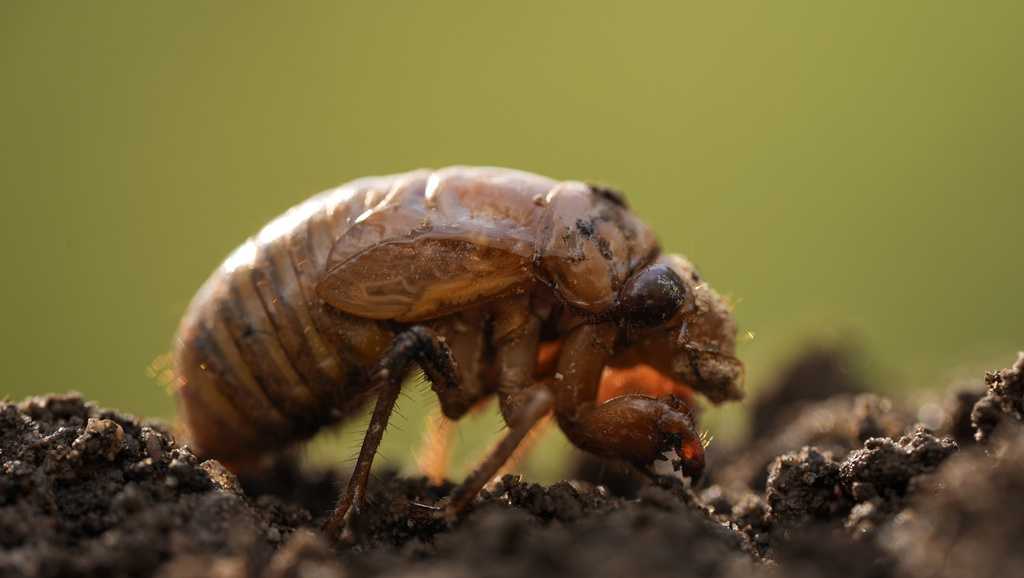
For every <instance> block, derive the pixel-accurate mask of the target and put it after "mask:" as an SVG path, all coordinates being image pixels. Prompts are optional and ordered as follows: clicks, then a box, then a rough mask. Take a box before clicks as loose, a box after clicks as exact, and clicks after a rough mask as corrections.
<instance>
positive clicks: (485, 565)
mask: <svg viewBox="0 0 1024 578" xmlns="http://www.w3.org/2000/svg"><path fill="white" fill-rule="evenodd" d="M846 364H847V359H846V357H845V356H844V354H843V353H841V352H836V351H829V350H815V351H812V352H809V353H808V354H807V355H806V356H805V357H803V358H800V359H798V360H796V361H795V362H794V363H793V364H792V365H791V366H790V367H788V368H787V369H785V370H784V371H782V372H780V377H779V379H778V380H777V383H776V384H775V387H773V388H770V389H769V390H768V391H767V392H766V393H764V394H763V397H761V398H759V399H755V400H753V401H752V402H751V407H752V410H753V416H752V419H753V423H754V424H755V427H754V428H753V429H754V431H756V435H755V436H752V438H751V440H750V441H747V442H743V443H740V444H737V445H736V446H735V447H725V444H724V443H721V444H720V443H716V445H714V446H712V448H713V450H714V451H713V452H711V453H710V454H709V461H710V465H709V478H708V480H707V481H705V483H704V485H702V486H699V487H697V488H693V489H691V488H687V487H685V486H683V485H682V484H681V483H676V482H673V481H664V482H662V483H650V482H646V481H637V480H631V481H630V483H629V484H624V483H621V482H622V480H616V479H614V476H613V475H612V474H608V473H607V471H612V472H614V470H607V471H606V470H605V469H604V468H593V467H587V466H585V465H581V467H580V468H577V469H576V470H575V472H576V475H575V476H574V477H576V478H578V479H572V480H566V481H562V482H559V483H556V484H554V485H551V486H540V485H536V484H532V483H529V481H528V480H524V479H522V478H519V477H515V476H506V477H505V478H502V479H501V480H500V481H498V482H496V483H494V484H492V485H491V486H490V487H489V488H488V489H487V490H486V491H485V492H484V493H483V494H482V495H481V496H480V497H479V498H478V500H477V501H476V503H475V504H474V506H473V508H472V510H471V511H470V512H469V514H468V516H467V517H466V518H465V519H464V520H462V521H460V522H459V523H457V524H454V525H449V524H446V523H444V522H439V521H437V520H436V519H435V518H433V517H431V516H424V515H417V514H416V512H417V508H418V507H419V506H417V504H431V503H436V502H437V501H438V500H440V499H442V498H443V497H445V496H446V495H447V494H448V493H449V492H450V491H451V490H452V488H453V486H452V485H451V484H444V485H441V486H432V485H430V484H429V483H427V481H426V480H425V479H420V478H404V477H400V476H396V475H394V474H389V473H387V472H382V473H380V474H379V476H380V480H379V482H378V483H375V484H372V485H371V486H370V488H371V493H370V497H369V503H368V506H367V508H366V510H365V511H364V512H363V513H364V515H362V516H360V517H359V519H360V521H361V522H360V527H359V528H358V531H359V541H358V543H357V544H356V545H355V546H350V547H345V548H341V547H336V546H335V545H334V544H332V543H331V542H329V541H328V540H326V539H325V538H324V537H322V535H321V534H320V533H319V532H318V530H317V527H318V525H319V523H320V522H321V521H322V519H323V516H324V515H325V514H326V512H328V511H329V509H330V506H331V504H332V502H333V500H334V499H335V498H336V495H337V489H338V487H339V486H340V485H342V484H343V483H344V481H345V477H346V476H345V474H344V473H341V472H334V471H329V470H317V469H313V468H309V467H300V466H299V465H298V464H297V463H296V462H294V461H288V460H287V459H283V460H281V461H280V462H278V463H277V464H275V465H274V466H273V467H272V468H271V469H269V470H267V471H266V472H264V473H263V474H261V475H259V476H256V477H252V478H248V479H241V480H239V479H237V478H236V477H235V476H234V475H233V474H232V473H231V472H229V471H228V470H227V469H226V468H224V467H223V466H221V465H220V464H219V463H218V462H215V461H200V460H198V459H197V458H196V457H195V456H194V455H193V454H192V453H191V451H190V450H189V449H188V448H187V447H183V446H181V445H179V444H178V443H177V442H176V441H175V439H174V437H173V436H172V435H171V433H170V432H169V431H168V429H167V428H166V427H165V426H163V425H161V424H159V423H155V422H147V421H144V420H140V419H137V418H134V417H131V416H127V415H123V414H119V413H117V412H114V411H109V410H104V409H102V408H99V407H96V406H94V405H92V404H90V403H88V402H87V401H85V400H83V399H82V398H81V397H80V396H78V395H75V394H68V395H51V396H46V397H39V398H32V399H28V400H25V401H22V402H20V403H10V402H4V403H0V576H32V577H37V576H38V577H44V576H46V577H50V576H53V577H56V576H162V577H177V576H217V577H224V578H232V577H243V576H244V577H258V578H285V577H300V576H370V577H372V576H399V577H402V576H499V577H503V576H509V577H511V576H531V577H535V578H541V577H547V576H556V575H557V576H593V577H603V576H723V577H732V576H736V577H739V576H797V577H825V576H834V575H837V574H842V575H843V576H854V577H860V576H865V577H868V576H870V577H889V576H891V577H907V578H916V577H924V576H928V577H945V576H950V577H952V576H967V575H970V576H978V577H990V576H1012V575H1017V574H1022V573H1024V553H1022V552H1021V550H1020V548H1019V547H1017V542H1018V541H1019V537H1020V536H1021V535H1022V534H1024V506H1022V505H1021V504H1022V502H1021V500H1020V499H1019V497H1020V496H1021V495H1022V493H1024V428H1022V411H1021V410H1022V407H1021V405H1020V399H1021V391H1022V390H1021V387H1022V384H1024V381H1022V380H1024V377H1022V369H1024V355H1022V356H1021V357H1020V358H1019V359H1018V360H1017V361H1016V363H1015V364H1012V365H1011V367H1009V368H1008V369H1004V370H1001V371H996V372H992V373H990V374H989V375H988V376H987V378H986V377H984V376H979V378H978V381H977V387H976V388H975V389H974V390H972V391H964V392H960V393H958V394H955V395H954V396H953V397H952V398H951V399H949V400H943V399H935V400H931V402H930V405H929V406H930V407H934V408H942V410H941V411H943V412H945V413H944V415H943V416H939V417H940V418H942V419H939V420H937V422H936V423H942V424H943V425H942V426H941V427H939V428H937V429H934V430H929V429H927V428H925V427H924V426H923V425H921V424H919V423H917V422H916V419H915V418H914V417H912V416H917V415H918V412H917V411H916V408H913V407H906V406H904V405H901V404H900V403H899V402H898V401H896V400H888V399H885V398H882V397H880V396H877V395H873V394H870V393H866V391H867V390H869V389H871V388H870V387H869V386H870V385H871V384H867V383H864V382H863V381H862V380H860V379H859V378H858V377H857V376H856V375H855V374H850V373H849V372H848V371H847V370H846V369H837V368H845V367H846ZM814 384H817V385H818V387H813V386H812V385H814ZM771 392H775V393H771ZM781 392H785V393H784V396H785V399H784V400H783V399H782V398H779V399H774V398H773V397H772V396H781V395H783V393H781ZM787 407H788V408H795V409H786V408H787ZM787 412H788V413H787ZM784 414H785V415H784ZM933 425H934V424H933Z"/></svg>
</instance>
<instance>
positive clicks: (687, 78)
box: [0, 0, 1024, 460]
mask: <svg viewBox="0 0 1024 578" xmlns="http://www.w3.org/2000/svg"><path fill="white" fill-rule="evenodd" d="M286 7H287V9H286ZM1022 17H1024V4H1021V3H1020V2H1012V1H1005V2H995V1H993V2H985V3H964V2H927V3H926V2H890V1H886V2H881V1H871V2H857V3H823V2H772V3H766V2H753V3H742V2H741V3H709V2H665V3H648V2H630V3H626V2H621V3H610V2H609V3H595V2H583V1H579V2H551V1H546V2H522V1H519V2H514V3H504V4H501V5H499V4H497V3H483V2H470V1H464V2H429V3H428V2H385V1H377V2H365V3H351V2H323V3H311V2H302V3H292V4H287V5H286V4H281V3H254V2H244V3H236V2H210V3H199V2H173V3H170V2H165V3H150V2H123V3H114V2H88V3H86V2H30V1H26V2H20V1H13V0H8V1H5V2H4V3H2V5H0V75H2V76H0V82H2V89H0V134H2V136H0V147H2V149H0V152H2V159H3V160H2V162H3V169H2V171H0V188H2V191H3V195H4V197H3V198H4V201H3V204H2V208H0V212H2V214H3V217H4V218H3V226H2V227H0V235H2V236H3V238H2V241H3V243H2V244H0V247H2V249H0V251H3V253H4V255H3V257H4V260H5V262H7V263H8V268H7V273H6V274H5V276H4V282H3V284H2V288H0V291H2V297H3V299H2V303H3V304H4V307H5V315H4V317H3V326H4V328H3V334H2V337H0V339H2V343H0V345H2V349H0V350H2V351H3V352H4V357H3V359H4V362H3V363H2V364H0V384H2V385H0V394H5V395H8V396H10V397H13V398H18V397H21V396H24V395H27V394H31V393H41V392H50V391H62V390H67V389H72V388H73V389H78V390H80V391H82V392H84V393H85V394H86V395H87V396H89V397H90V398H93V399H95V400H97V401H99V402H101V403H103V404H107V405H109V406H113V407H117V408H120V409H123V410H126V411H130V412H134V413H139V414H146V415H159V416H169V415H171V414H172V412H173V403H172V401H171V399H169V397H168V396H167V393H166V391H165V390H164V389H163V387H162V386H161V385H160V384H159V383H158V380H156V379H153V378H152V377H150V376H148V375H147V367H148V366H149V365H150V364H151V362H153V360H154V359H155V358H157V357H158V356H159V355H160V354H161V353H163V352H166V351H167V350H168V348H169V343H170V340H171V336H172V334H173V332H174V329H175V326H176V323H177V321H178V318H179V316H180V315H181V313H182V311H183V310H184V308H185V306H186V305H187V303H188V301H189V299H190V298H191V296H192V294H193V293H194V291H195V290H196V289H197V288H198V286H199V285H200V283H201V282H202V281H203V280H204V279H205V277H206V276H207V274H208V273H209V272H210V271H211V270H212V269H213V268H214V267H215V266H216V265H217V264H218V262H219V261H220V260H221V259H222V258H223V257H224V256H225V255H226V254H227V253H228V252H229V251H230V250H231V249H232V248H233V247H234V246H235V245H237V244H238V243H240V242H241V241H242V240H243V239H244V238H245V237H246V236H247V235H249V234H251V233H253V232H255V231H256V230H257V229H258V228H259V227H260V226H261V225H262V224H263V223H265V222H266V221H268V220H269V219H270V218H271V217H273V216H274V215H276V214H278V213H279V212H281V211H283V210H284V209H286V208H287V207H288V206H290V205H292V204H294V203H296V202H298V201H300V200H302V199H303V198H304V197H306V196H308V195H309V194H311V193H314V192H316V191H319V190H321V189H324V188H327V187H331V186H333V185H336V184H338V183H340V182H342V181H345V180H348V179H350V178H354V177H358V176H362V175H368V174H382V173H391V172H397V171H404V170H408V169H411V168H414V167H421V166H442V165H446V164H453V163H463V164H493V165H505V166H512V167H516V168H522V169H527V170H532V171H535V172H540V173H545V174H549V175H551V176H555V177H563V178H575V179H588V180H595V181H600V182H605V183H609V184H613V185H615V186H617V187H619V188H621V189H623V190H625V191H626V192H627V194H628V196H629V198H630V199H631V201H632V203H633V205H634V208H635V210H636V211H637V212H639V213H640V214H641V215H642V216H643V217H644V218H646V219H647V220H648V221H649V222H650V223H651V224H652V225H653V226H654V227H655V229H656V230H657V231H658V232H659V233H660V235H661V238H662V240H663V242H664V245H665V246H666V247H667V248H669V249H672V250H676V251H680V252H684V253H686V254H688V255H689V256H690V257H691V258H692V259H693V260H694V261H696V262H697V263H698V264H699V265H700V267H701V268H702V271H703V273H704V274H705V276H706V277H707V278H708V279H710V280H711V281H712V283H713V284H714V285H715V286H716V287H717V288H718V289H719V290H721V291H722V292H725V293H728V294H730V295H732V296H733V297H734V298H735V300H736V301H737V302H738V310H737V312H738V316H739V319H740V322H741V324H742V330H743V331H747V330H749V331H751V332H753V333H754V334H755V335H756V338H755V339H753V340H752V341H749V342H747V343H745V344H744V345H743V348H742V357H743V358H744V360H745V361H746V362H747V364H748V367H749V378H750V380H749V384H750V387H751V388H752V389H756V388H757V387H758V385H759V384H762V383H764V382H765V380H766V379H768V378H770V376H771V375H772V372H773V371H774V370H775V369H776V368H777V367H778V366H779V364H780V363H781V362H782V361H783V360H784V359H785V358H786V356H787V355H790V354H791V353H793V352H794V351H796V350H797V349H798V348H799V347H800V346H802V345H803V344H805V343H807V342H815V341H820V340H830V339H840V340H842V339H851V340H853V341H856V342H859V343H861V344H862V350H863V353H864V355H863V365H864V366H865V369H866V371H867V372H868V373H869V374H870V375H871V376H872V377H873V378H875V381H876V382H877V383H879V384H880V386H882V387H884V388H889V389H890V390H896V389H902V388H924V387H931V388H942V387H944V386H945V385H946V384H947V383H948V382H949V380H950V379H951V377H950V376H952V375H954V374H956V372H958V371H970V372H976V371H978V370H980V369H982V368H995V367H1001V366H1004V365H1006V364H1008V363H1009V362H1010V361H1011V360H1012V358H1013V353H1014V351H1016V349H1017V348H1019V347H1021V346H1024V340H1022V339H1021V337H1022V336H1021V333H1020V331H1019V324H1020V322H1021V319H1022V315H1021V314H1022V313H1024V305H1022V301H1021V293H1022V288H1024V267H1021V262H1020V254H1019V250H1020V244H1021V234H1020V231H1021V225H1020V222H1021V221H1020V216H1019V215H1020V211H1021V204H1022V200H1024V154H1022V146H1024V143H1022V142H1021V135H1022V134H1024V114H1022V113H1024V94H1022V87H1024V80H1022V74H1021V58H1022V56H1024V40H1022V37H1021V32H1020V31H1021V24H1022V22H1024V20H1022ZM964 368H966V369H964ZM968 374H970V373H968ZM971 375H975V376H980V374H978V373H973V374H971ZM413 399H414V400H423V399H426V398H422V397H421V396H419V395H418V394H414V395H413ZM424 405H425V403H419V402H416V403H409V402H406V403H405V404H403V406H402V408H403V409H402V410H401V411H402V413H403V414H404V415H405V420H402V419H401V418H399V420H398V423H396V427H395V428H394V429H395V432H392V433H391V435H390V436H388V447H387V448H386V451H385V457H386V458H389V459H393V460H400V459H402V458H403V457H404V456H407V455H408V454H409V452H408V448H407V446H408V444H410V443H412V441H411V440H413V439H414V438H415V435H416V430H417V428H418V427H419V426H418V424H419V416H420V415H421V414H422V413H423V406H424ZM476 421H478V422H481V423H483V424H489V425H480V424H478V427H477V429H476V430H467V431H473V432H476V431H483V432H484V433H486V434H488V435H487V436H484V435H482V434H481V435H478V434H477V433H471V434H467V433H463V434H461V441H462V442H463V446H464V450H463V451H464V453H465V452H469V453H472V451H471V450H468V449H465V447H469V446H473V445H474V444H476V445H478V446H479V447H483V446H484V445H486V444H487V443H488V442H487V441H486V439H488V438H489V434H491V433H493V432H494V431H495V429H496V427H497V426H496V425H495V424H494V423H493V422H488V421H487V420H486V419H484V420H476ZM711 423H712V424H714V423H721V422H720V420H719V421H718V422H716V421H715V419H712V420H711ZM352 429H358V426H356V427H355V428H352ZM397 431H401V432H404V433H396V432H397ZM720 433H721V432H720ZM553 443H557V442H553ZM349 445H351V444H349ZM346 451H348V450H346ZM544 455H545V456H552V455H557V452H556V451H554V450H553V451H552V452H548V453H547V454H544Z"/></svg>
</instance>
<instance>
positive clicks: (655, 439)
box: [553, 324, 704, 478]
mask: <svg viewBox="0 0 1024 578" xmlns="http://www.w3.org/2000/svg"><path fill="white" fill-rule="evenodd" d="M607 325H608V324H605V325H583V326H580V327H578V328H577V329H575V330H574V331H573V332H572V333H570V334H569V336H568V337H567V338H566V340H565V342H564V344H563V346H562V351H561V353H560V356H559V358H558V373H557V374H556V375H555V377H556V379H555V381H554V385H553V387H554V390H555V398H556V409H555V412H556V415H557V417H558V423H559V425H560V426H561V428H562V431H563V432H565V434H566V436H567V437H568V438H569V440H570V441H572V443H573V445H575V446H576V447H578V448H580V449H583V450H586V451H589V452H591V453H594V454H597V455H600V456H604V457H610V458H615V459H621V460H625V461H627V462H630V463H632V464H634V465H636V466H648V465H650V464H651V463H653V462H654V461H658V460H661V459H664V458H663V453H664V452H666V451H668V450H674V451H675V452H676V453H677V454H678V456H679V461H678V462H676V465H677V467H678V468H679V469H682V470H683V471H684V474H686V475H688V476H690V477H691V478H695V477H697V476H699V475H700V473H701V472H702V471H703V468H704V448H703V446H702V445H701V442H700V436H699V435H698V433H697V431H696V428H695V425H694V420H693V415H692V412H691V411H690V409H689V407H688V405H687V404H686V403H685V402H684V401H683V400H682V399H679V398H676V397H674V396H671V395H670V396H667V397H661V398H656V397H652V396H650V395H644V394H640V393H629V394H625V395H620V396H618V397H614V398H612V399H608V400H607V401H603V402H601V403H598V401H599V393H600V384H601V379H602V375H603V373H604V366H605V362H606V361H607V360H608V357H609V353H610V351H611V345H612V344H613V343H614V327H608V326H607ZM559 378H560V379H559Z"/></svg>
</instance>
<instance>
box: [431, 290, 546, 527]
mask: <svg viewBox="0 0 1024 578" xmlns="http://www.w3.org/2000/svg"><path fill="white" fill-rule="evenodd" d="M540 330H541V322H540V319H538V318H537V317H536V316H534V315H533V314H532V313H531V311H530V309H529V296H519V297H513V298H511V299H508V300H505V301H503V302H501V303H499V304H498V305H497V306H496V307H495V312H494V329H493V335H492V340H493V346H494V349H495V365H496V366H497V373H498V375H497V378H498V399H499V401H500V403H501V413H502V415H503V416H504V418H505V422H506V423H507V424H508V426H509V430H508V432H507V433H506V434H505V436H504V437H503V438H502V439H501V440H500V441H499V442H498V443H497V444H496V445H495V446H494V447H492V448H491V449H490V451H489V452H488V453H487V457H485V458H484V459H483V460H482V461H481V462H480V464H479V465H478V466H477V468H476V470H474V471H473V473H471V474H470V475H469V477H467V478H466V480H465V481H463V483H462V485H460V486H459V487H458V488H456V490H455V491H454V492H453V494H452V499H451V502H449V504H448V507H447V510H446V512H445V513H446V515H447V516H448V517H449V518H453V517H456V516H458V515H459V514H460V513H461V512H462V511H463V510H465V509H466V507H467V506H468V505H469V504H470V503H471V502H472V501H473V498H474V497H475V496H476V495H477V493H479V492H480V489H481V488H483V487H484V485H486V484H487V482H489V481H490V480H491V479H492V478H493V477H494V476H495V475H496V474H497V473H498V471H499V470H501V468H502V466H504V465H505V464H506V463H507V462H508V461H509V459H510V458H513V456H518V457H520V458H521V457H522V455H523V454H524V453H525V449H526V448H525V447H522V448H521V444H522V442H523V440H524V439H525V438H526V437H527V435H528V434H530V432H531V431H533V430H534V429H535V426H536V425H537V424H538V422H540V421H541V420H542V419H543V418H544V416H546V415H547V414H548V412H550V411H551V407H552V405H553V403H554V399H553V397H552V395H551V392H550V391H549V390H548V389H547V387H545V386H543V385H534V377H533V372H534V366H535V365H536V363H537V344H538V342H539V341H540ZM531 386H533V387H531ZM536 435H539V432H536ZM528 445H529V444H528ZM517 449H519V450H521V451H517Z"/></svg>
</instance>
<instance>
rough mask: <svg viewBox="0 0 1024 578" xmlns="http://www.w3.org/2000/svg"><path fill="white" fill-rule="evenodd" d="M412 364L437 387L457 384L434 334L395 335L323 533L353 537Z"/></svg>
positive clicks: (420, 331) (416, 331)
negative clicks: (362, 432) (353, 458)
mask: <svg viewBox="0 0 1024 578" xmlns="http://www.w3.org/2000/svg"><path fill="white" fill-rule="evenodd" d="M412 363H417V364H418V365H419V366H420V367H421V368H422V369H423V372H424V373H426V374H427V377H428V378H429V379H430V380H431V381H433V382H434V384H435V385H437V386H441V387H455V386H456V385H457V377H456V376H457V375H458V372H457V369H456V366H455V359H454V358H453V357H452V355H451V352H450V351H449V350H448V346H447V345H445V344H444V342H443V341H441V340H440V339H439V338H438V337H437V335H435V334H434V332H432V331H430V330H429V329H427V328H425V327H421V326H414V327H410V328H409V329H407V330H405V331H403V332H402V333H400V334H398V335H397V336H395V339H394V341H393V342H392V344H391V347H390V348H389V349H388V351H387V352H386V353H385V354H384V355H383V357H381V360H380V361H379V362H378V364H377V369H376V370H375V372H374V376H373V379H374V381H375V382H376V383H378V384H380V385H379V387H380V393H379V394H378V396H377V403H376V405H375V406H374V408H373V415H372V416H371V417H370V425H369V428H368V429H367V430H366V436H365V437H364V438H363V445H362V447H361V448H360V450H359V458H358V459H357V460H356V465H355V468H354V469H353V471H352V477H350V478H349V481H348V486H347V487H346V488H345V492H344V493H343V494H342V495H341V498H340V499H339V500H338V505H337V507H335V509H334V512H333V513H332V514H331V516H330V517H329V518H328V519H327V522H325V523H324V526H323V529H324V532H326V533H328V534H329V535H332V536H336V537H339V538H341V539H343V540H351V538H352V535H351V528H350V527H349V524H350V522H351V518H352V516H353V515H355V514H356V512H357V511H358V510H359V508H360V506H362V504H363V501H364V500H365V499H366V485H367V483H369V480H370V469H371V467H372V466H373V457H374V455H376V453H377V448H378V447H379V446H380V441H381V438H383V437H384V429H385V428H387V424H388V419H389V418H390V417H391V411H392V410H393V409H394V407H395V402H396V401H397V400H398V394H399V393H400V392H401V389H402V382H403V381H404V379H405V375H406V373H408V370H409V365H411V364H412Z"/></svg>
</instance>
